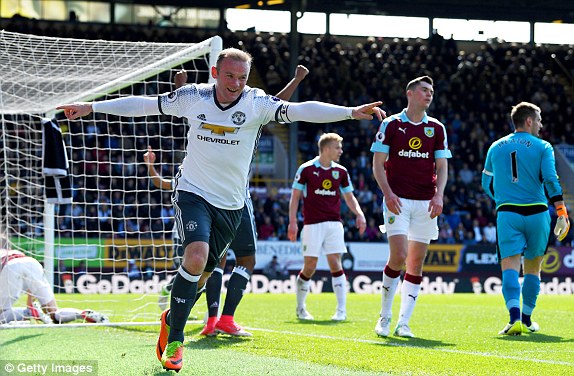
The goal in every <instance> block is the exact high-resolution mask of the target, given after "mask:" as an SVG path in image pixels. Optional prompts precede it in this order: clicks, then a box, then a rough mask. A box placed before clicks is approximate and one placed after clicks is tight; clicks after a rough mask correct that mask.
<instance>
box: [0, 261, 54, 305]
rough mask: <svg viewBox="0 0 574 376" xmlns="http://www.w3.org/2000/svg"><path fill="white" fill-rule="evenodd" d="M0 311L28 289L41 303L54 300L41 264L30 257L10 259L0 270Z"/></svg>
mask: <svg viewBox="0 0 574 376" xmlns="http://www.w3.org/2000/svg"><path fill="white" fill-rule="evenodd" d="M0 286H1V288H0V311H3V310H7V309H10V308H12V305H13V304H14V302H16V301H17V300H18V298H19V297H20V296H21V295H22V294H25V293H26V291H27V290H30V293H31V294H32V296H34V297H35V298H36V299H38V300H39V301H40V303H41V304H42V305H44V304H47V303H48V302H50V301H52V300H54V293H53V292H52V288H51V287H50V284H49V283H48V281H47V280H46V277H45V276H44V269H43V268H42V265H40V263H39V262H38V261H36V260H35V259H33V258H32V257H21V258H17V259H13V260H10V261H9V262H8V263H7V264H6V265H5V266H4V268H2V271H1V272H0Z"/></svg>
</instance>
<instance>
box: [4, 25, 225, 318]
mask: <svg viewBox="0 0 574 376" xmlns="http://www.w3.org/2000/svg"><path fill="white" fill-rule="evenodd" d="M213 41H215V43H212V42H213ZM0 44H1V45H0V60H1V61H2V62H3V69H2V73H0V74H1V75H2V77H1V79H0V85H1V87H0V89H1V90H0V117H1V120H2V127H1V129H0V132H1V134H0V142H1V143H2V145H0V146H1V148H2V152H1V154H0V168H1V169H2V171H3V174H2V176H1V177H0V179H1V180H0V189H1V190H2V191H1V193H2V195H1V200H2V202H1V203H2V225H3V227H4V230H5V232H6V233H7V235H8V238H9V240H10V243H11V246H12V247H14V248H16V249H19V250H22V251H24V252H26V253H27V254H29V255H32V256H33V257H35V258H37V259H39V260H40V261H43V262H44V266H45V269H47V272H48V273H47V274H48V276H49V277H50V270H51V265H52V264H53V265H54V277H53V280H54V285H55V289H56V291H57V292H60V293H62V294H61V295H58V296H57V300H58V303H59V305H60V306H67V305H68V306H69V305H74V306H78V305H82V304H83V305H86V304H89V308H91V309H96V310H100V311H102V312H103V313H105V314H107V315H108V316H109V317H110V320H111V321H112V322H113V321H122V322H125V321H134V322H137V321H151V320H156V319H157V317H158V315H159V313H160V311H159V308H158V305H157V297H158V293H159V291H160V289H161V286H162V284H164V283H165V281H166V279H167V278H169V275H170V274H171V272H172V271H173V269H174V266H173V256H174V251H173V247H172V228H173V217H172V214H173V209H172V204H171V199H170V197H171V192H170V191H169V190H161V189H158V188H155V187H154V186H153V185H152V184H151V181H150V179H149V177H148V172H147V168H146V166H145V164H144V162H143V158H142V156H143V154H144V153H145V152H146V151H147V148H148V146H151V148H152V149H153V151H154V152H155V153H156V155H157V160H156V164H155V167H156V169H157V170H158V172H159V173H160V174H161V175H162V176H164V177H166V178H168V179H169V178H171V177H173V176H174V175H175V171H176V170H177V167H178V165H179V163H180V162H181V160H182V159H183V155H184V150H185V138H186V133H187V128H186V125H185V124H184V122H183V120H182V119H178V118H174V117H171V116H148V117H137V118H124V117H122V118H121V117H116V116H111V115H105V114H92V115H91V116H88V117H85V118H82V119H81V120H78V121H71V122H68V121H67V120H65V119H64V117H63V114H61V113H57V112H55V110H54V108H55V107H56V106H57V105H60V104H64V103H71V102H74V101H86V100H92V99H94V100H103V99H111V98H117V97H119V96H125V95H156V94H158V93H163V92H167V91H171V90H172V89H173V78H174V75H175V73H176V72H177V71H179V70H180V69H186V70H187V72H188V83H189V82H207V80H208V77H209V74H208V73H209V67H210V65H211V64H212V63H213V61H210V58H211V59H213V58H214V56H215V57H216V56H217V53H218V52H219V50H220V49H221V40H220V39H219V38H218V37H216V38H211V39H209V40H207V41H204V42H201V43H198V44H167V43H161V44H159V43H133V42H110V41H103V40H98V41H90V40H75V39H62V38H46V37H38V36H32V35H23V34H16V33H8V32H0ZM212 47H213V51H212V50H211V49H212ZM4 63H5V64H4ZM46 118H54V119H56V120H57V122H58V124H59V126H60V129H61V131H62V137H63V140H64V143H65V145H66V150H67V156H68V159H69V174H70V176H71V179H70V181H71V184H72V190H71V194H72V199H73V203H72V204H56V205H55V206H54V225H53V226H54V229H55V230H54V232H53V241H52V240H51V239H52V236H51V234H52V232H51V231H50V227H51V226H50V223H44V222H46V221H48V222H49V221H50V220H49V218H50V216H49V215H48V216H46V217H45V214H44V212H45V207H48V208H50V207H51V205H45V198H44V196H45V193H46V192H47V191H46V189H45V184H47V185H48V186H51V184H52V183H50V182H48V181H47V180H46V181H45V178H44V176H43V161H44V159H45V158H46V157H47V155H50V153H51V151H49V150H46V151H45V152H44V153H43V148H42V125H41V121H42V119H46ZM60 180H61V179H57V181H58V182H60ZM61 181H62V182H64V180H61ZM56 184H57V183H56ZM62 187H64V188H65V185H62ZM64 191H65V190H64ZM64 196H65V195H64ZM48 212H49V211H48ZM50 249H53V253H54V256H53V258H52V257H50V256H49V255H50V254H51V252H50ZM44 254H47V255H48V256H47V257H44ZM130 269H132V272H131V273H129V270H130ZM108 293H111V294H108ZM118 293H131V294H141V295H138V296H137V297H136V296H134V299H130V301H131V303H130V305H129V306H128V307H126V306H123V303H122V305H121V307H120V304H119V303H118V309H117V310H116V309H114V308H110V307H113V302H114V294H118ZM86 294H107V295H105V296H100V297H98V296H93V295H86ZM88 300H89V303H87V302H86V301H88ZM123 301H125V299H122V302H123ZM110 302H111V303H112V304H110ZM78 308H85V307H78Z"/></svg>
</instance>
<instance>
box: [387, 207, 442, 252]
mask: <svg viewBox="0 0 574 376" xmlns="http://www.w3.org/2000/svg"><path fill="white" fill-rule="evenodd" d="M401 203H402V204H403V206H402V207H401V214H399V215H396V214H395V213H393V212H391V211H389V210H388V209H387V204H386V202H385V200H384V199H383V210H384V217H385V229H386V230H387V236H393V235H407V237H408V239H409V240H414V241H417V242H420V243H426V244H429V243H430V241H431V240H435V239H438V226H437V218H431V217H430V212H429V210H428V209H429V203H430V200H409V199H406V198H401Z"/></svg>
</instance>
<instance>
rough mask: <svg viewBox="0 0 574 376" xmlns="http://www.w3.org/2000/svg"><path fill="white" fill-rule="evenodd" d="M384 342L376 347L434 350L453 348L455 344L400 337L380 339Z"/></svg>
mask: <svg viewBox="0 0 574 376" xmlns="http://www.w3.org/2000/svg"><path fill="white" fill-rule="evenodd" d="M381 340H383V341H384V342H381V343H379V344H377V345H382V346H395V347H420V348H434V347H454V346H456V344H454V343H448V342H443V341H437V340H434V339H426V338H400V337H386V338H381Z"/></svg>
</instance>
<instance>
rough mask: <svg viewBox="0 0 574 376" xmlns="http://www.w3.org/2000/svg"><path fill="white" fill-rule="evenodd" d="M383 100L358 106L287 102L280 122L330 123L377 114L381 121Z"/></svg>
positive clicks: (369, 117) (383, 114)
mask: <svg viewBox="0 0 574 376" xmlns="http://www.w3.org/2000/svg"><path fill="white" fill-rule="evenodd" d="M381 104H383V102H373V103H368V104H363V105H361V106H357V107H344V106H337V105H334V104H330V103H324V102H316V101H309V102H302V103H291V102H290V103H285V104H284V106H285V107H284V108H283V109H282V110H281V113H280V114H279V118H278V120H279V121H280V122H285V123H291V122H295V121H306V122H309V123H330V122H335V121H342V120H350V119H356V120H372V119H373V115H375V116H376V117H377V118H378V119H379V120H380V121H383V118H384V117H385V116H386V114H385V111H383V110H382V109H381V108H379V106H380V105H381Z"/></svg>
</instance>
